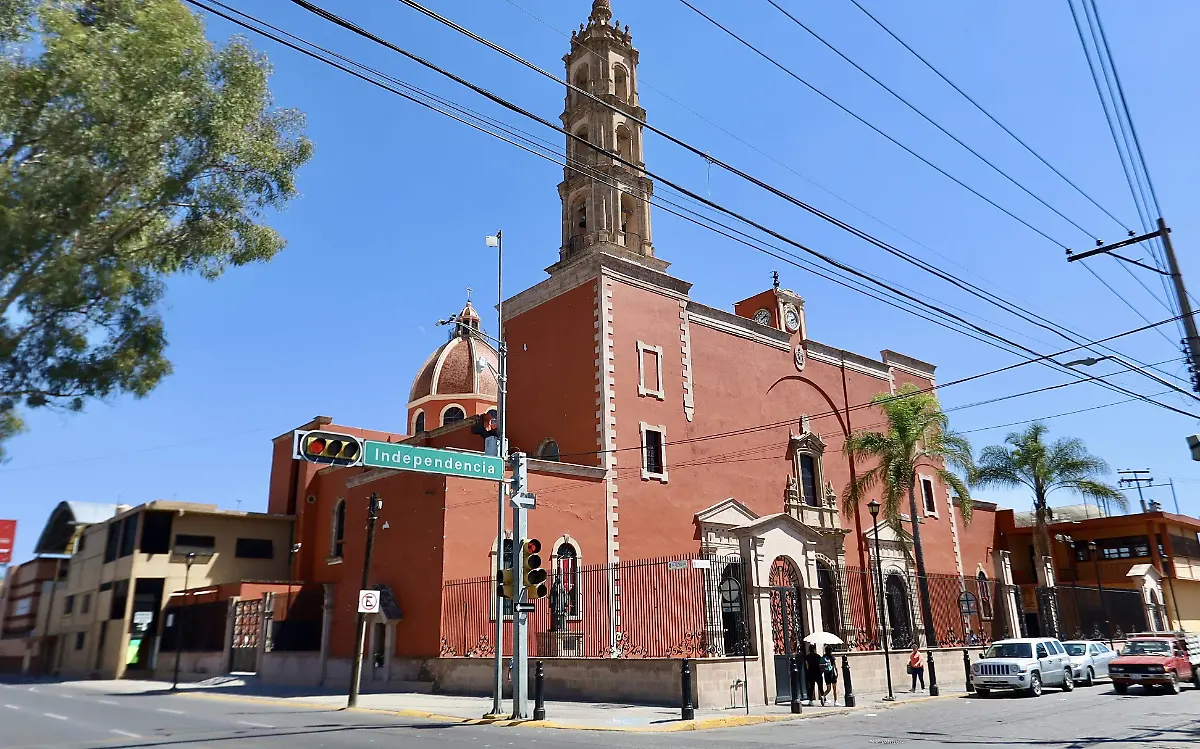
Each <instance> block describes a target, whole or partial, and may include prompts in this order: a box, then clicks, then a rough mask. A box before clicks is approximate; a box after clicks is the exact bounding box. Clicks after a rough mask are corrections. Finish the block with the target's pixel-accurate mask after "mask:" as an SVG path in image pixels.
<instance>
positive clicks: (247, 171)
mask: <svg viewBox="0 0 1200 749" xmlns="http://www.w3.org/2000/svg"><path fill="white" fill-rule="evenodd" d="M269 75H270V67H269V65H268V63H267V60H266V59H265V57H264V56H263V55H262V54H260V53H258V52H256V51H254V50H253V49H251V48H250V46H249V45H248V44H247V43H246V42H245V41H244V40H241V39H238V38H234V39H232V40H231V41H230V42H229V43H228V44H226V45H225V46H224V47H220V48H218V47H216V46H214V45H213V44H211V43H210V42H209V41H208V40H207V39H206V38H205V36H204V28H203V25H202V23H201V21H200V19H199V18H198V17H197V16H195V15H193V14H192V13H191V12H189V11H188V10H187V8H186V7H185V6H184V5H183V3H182V2H180V0H89V1H88V2H84V1H83V0H42V1H41V2H31V1H30V0H0V440H2V439H3V438H4V437H5V436H7V435H9V434H11V433H13V432H14V431H16V430H18V429H20V427H21V422H20V418H19V415H18V413H17V409H18V408H19V407H20V406H22V405H24V406H26V407H35V408H36V407H43V406H56V407H63V408H69V409H76V410H78V409H80V408H82V407H83V405H84V404H85V402H86V401H87V399H89V398H103V397H106V396H111V395H115V394H119V393H131V394H133V395H135V396H144V395H146V394H147V393H148V392H150V390H151V389H153V388H154V387H155V386H156V385H157V384H158V383H159V381H160V380H162V378H163V377H164V376H166V375H167V374H169V373H170V371H171V365H170V363H169V362H168V361H167V359H166V357H165V355H164V352H165V347H166V343H167V339H166V335H165V331H164V328H163V323H162V319H161V317H160V315H159V309H158V307H159V301H160V299H161V297H162V294H163V289H164V283H165V281H166V279H167V278H168V277H169V276H171V275H173V274H177V273H198V274H200V275H201V276H202V277H204V278H207V279H215V278H217V277H218V276H220V275H221V274H222V272H223V271H224V270H225V269H226V268H228V267H230V266H239V265H244V264H247V263H252V262H257V261H265V260H269V259H270V258H271V257H273V256H274V255H275V254H276V253H277V252H279V251H280V250H281V249H282V248H283V246H284V241H283V239H282V237H280V235H279V234H278V233H277V232H275V231H274V230H273V229H271V228H270V227H268V226H266V225H265V224H264V223H262V221H263V217H264V214H266V213H267V212H269V211H272V210H278V209H281V208H283V207H284V206H285V205H286V204H287V203H288V201H289V200H290V199H292V198H293V197H294V196H295V195H296V194H297V192H296V172H297V170H298V169H299V168H300V167H301V166H302V165H303V164H304V163H305V162H306V161H307V160H308V159H309V157H310V156H311V153H312V146H311V143H310V142H309V141H308V140H307V139H306V138H305V137H304V135H303V132H302V131H303V125H304V118H303V115H302V114H300V113H299V112H296V111H294V110H283V109H276V108H275V107H274V106H273V103H272V98H271V93H270V90H269V88H268V85H267V79H268V76H269Z"/></svg>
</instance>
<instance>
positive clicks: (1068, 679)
mask: <svg viewBox="0 0 1200 749" xmlns="http://www.w3.org/2000/svg"><path fill="white" fill-rule="evenodd" d="M1062 690H1063V691H1064V692H1074V691H1075V677H1073V676H1072V675H1071V670H1070V669H1067V670H1066V671H1063V681H1062Z"/></svg>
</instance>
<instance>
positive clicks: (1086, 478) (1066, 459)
mask: <svg viewBox="0 0 1200 749" xmlns="http://www.w3.org/2000/svg"><path fill="white" fill-rule="evenodd" d="M1048 431H1049V429H1048V428H1047V427H1046V425H1045V424H1043V423H1041V422H1035V423H1033V424H1031V425H1030V426H1029V427H1028V428H1027V429H1025V431H1023V432H1010V433H1009V435H1008V436H1007V437H1005V438H1004V441H1005V443H1006V444H1004V445H988V446H987V447H985V448H983V452H981V453H980V454H979V462H978V464H977V465H976V468H975V471H974V473H973V474H972V475H971V483H972V484H973V485H975V486H979V487H986V486H994V487H1004V488H1010V489H1016V488H1020V487H1027V488H1028V489H1029V490H1030V491H1032V492H1033V517H1034V525H1035V533H1034V548H1035V550H1036V551H1037V558H1038V559H1043V558H1045V557H1048V556H1050V532H1049V530H1048V529H1047V525H1048V524H1049V522H1050V505H1049V504H1048V498H1049V496H1050V495H1051V494H1052V493H1054V492H1056V491H1058V490H1059V489H1067V490H1069V491H1073V492H1075V493H1076V494H1079V495H1082V496H1083V497H1084V499H1085V500H1086V499H1088V498H1091V499H1096V500H1099V501H1101V502H1104V503H1106V504H1108V503H1112V504H1115V505H1117V506H1118V507H1120V508H1122V509H1124V508H1125V507H1126V506H1127V503H1126V501H1125V497H1124V495H1122V494H1121V492H1119V491H1117V490H1116V489H1115V488H1113V487H1111V486H1109V485H1108V484H1105V483H1104V482H1102V481H1098V480H1097V479H1096V477H1097V476H1100V475H1103V474H1106V473H1108V472H1109V468H1108V464H1107V463H1105V462H1104V460H1102V459H1101V458H1098V457H1096V456H1095V455H1092V454H1090V453H1089V452H1088V451H1087V447H1085V446H1084V444H1083V440H1081V439H1079V438H1078V437H1070V438H1064V439H1060V440H1056V441H1055V442H1054V443H1053V444H1051V445H1047V444H1046V443H1045V441H1043V439H1042V438H1043V437H1044V436H1045V435H1046V432H1048ZM1038 577H1039V578H1040V577H1041V575H1040V574H1039V575H1038Z"/></svg>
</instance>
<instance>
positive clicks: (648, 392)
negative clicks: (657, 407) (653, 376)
mask: <svg viewBox="0 0 1200 749" xmlns="http://www.w3.org/2000/svg"><path fill="white" fill-rule="evenodd" d="M647 353H650V354H654V356H655V357H657V361H658V367H657V369H658V378H657V379H658V381H657V382H656V383H654V384H655V385H656V387H649V386H647V385H646V364H645V361H646V360H645V355H646V354H647ZM637 359H638V396H651V397H654V398H658V399H659V400H660V401H661V400H666V399H667V394H666V390H665V389H664V388H663V347H662V346H651V345H650V344H648V343H646V342H644V341H638V342H637Z"/></svg>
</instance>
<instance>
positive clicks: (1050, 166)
mask: <svg viewBox="0 0 1200 749" xmlns="http://www.w3.org/2000/svg"><path fill="white" fill-rule="evenodd" d="M850 2H851V3H853V4H854V7H856V8H858V9H859V10H861V11H862V12H863V13H865V14H866V16H867V18H870V19H871V20H872V21H874V22H875V23H876V25H878V26H879V28H881V29H883V30H884V31H885V32H887V34H888V36H890V37H892V38H893V39H895V40H896V41H897V42H899V43H900V46H902V47H904V48H905V49H906V50H908V51H909V52H911V53H912V55H913V56H914V57H916V58H917V59H918V60H920V61H921V62H922V63H923V64H924V65H925V67H927V68H929V69H930V70H931V71H933V73H934V74H935V75H937V77H939V78H941V79H942V80H943V81H945V82H946V84H947V85H949V86H950V88H952V89H954V90H955V91H957V92H958V93H959V94H960V95H961V96H962V97H963V98H964V99H966V100H967V101H969V102H970V103H971V104H972V105H974V106H975V108H976V109H978V110H979V111H980V112H981V113H982V114H983V115H984V116H985V117H987V118H988V119H989V120H991V121H992V122H994V123H995V124H996V126H997V127H999V128H1000V129H1001V130H1003V131H1004V132H1005V133H1008V135H1009V136H1011V137H1012V139H1013V140H1015V141H1016V142H1017V143H1019V144H1021V146H1022V147H1024V149H1025V150H1026V151H1028V152H1029V153H1030V154H1032V155H1033V156H1034V158H1036V159H1037V160H1038V161H1040V162H1042V163H1043V164H1045V165H1046V167H1047V168H1048V169H1050V171H1052V172H1054V173H1055V174H1057V175H1058V176H1059V177H1061V178H1062V180H1063V181H1064V182H1066V183H1067V184H1068V185H1070V186H1071V187H1072V188H1074V189H1075V191H1076V192H1078V193H1079V194H1080V195H1082V196H1083V197H1085V198H1087V200H1088V201H1089V202H1090V203H1091V204H1092V205H1094V206H1096V207H1097V208H1099V209H1100V210H1101V211H1103V212H1104V213H1105V214H1106V215H1107V216H1108V217H1109V218H1111V219H1112V220H1113V221H1115V222H1117V224H1118V225H1119V226H1120V227H1121V228H1123V229H1124V230H1125V231H1127V232H1128V231H1130V229H1129V226H1128V225H1127V224H1126V223H1125V222H1124V221H1122V220H1121V219H1119V218H1117V217H1116V216H1115V215H1113V213H1112V211H1109V210H1108V209H1107V208H1105V207H1104V206H1102V205H1100V203H1099V202H1097V201H1096V199H1095V198H1093V197H1092V196H1091V195H1089V194H1088V193H1087V192H1086V191H1084V189H1083V188H1081V187H1080V186H1079V185H1077V184H1075V182H1073V181H1072V180H1071V179H1070V178H1069V177H1067V175H1065V174H1063V173H1062V172H1061V171H1059V170H1058V169H1057V168H1056V167H1055V166H1054V165H1053V164H1051V163H1050V162H1049V161H1047V160H1046V159H1045V158H1044V157H1043V156H1042V155H1041V154H1040V153H1038V152H1037V151H1035V150H1034V149H1033V147H1032V146H1030V145H1029V144H1028V143H1026V142H1025V141H1024V140H1023V139H1021V138H1020V137H1019V136H1018V135H1017V134H1016V133H1014V132H1013V131H1012V130H1010V129H1009V128H1008V127H1007V126H1006V125H1005V124H1004V123H1003V122H1001V121H1000V120H999V119H997V118H996V117H995V116H994V115H993V114H992V113H991V112H989V111H988V110H986V109H984V107H983V105H982V104H980V103H979V102H978V101H976V100H975V99H974V98H972V97H971V96H970V95H969V94H967V92H966V91H964V90H963V89H962V88H960V87H959V86H958V85H956V84H955V83H954V81H951V80H950V79H949V78H947V77H946V76H945V75H944V74H943V73H942V72H941V71H940V70H938V69H937V68H936V67H935V66H934V65H933V63H931V62H929V61H928V60H926V59H925V58H924V57H922V56H921V54H920V53H918V52H917V51H916V50H915V49H913V48H912V47H911V46H910V45H909V44H908V43H906V42H905V41H904V40H903V39H901V38H900V37H899V36H897V35H896V33H895V32H893V31H892V30H891V29H890V28H888V27H887V26H886V25H885V24H884V23H883V21H880V20H879V18H878V17H876V16H875V15H874V14H872V13H871V11H869V10H867V9H866V8H864V7H863V6H862V4H861V3H859V2H858V0H850Z"/></svg>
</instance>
